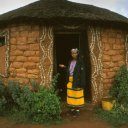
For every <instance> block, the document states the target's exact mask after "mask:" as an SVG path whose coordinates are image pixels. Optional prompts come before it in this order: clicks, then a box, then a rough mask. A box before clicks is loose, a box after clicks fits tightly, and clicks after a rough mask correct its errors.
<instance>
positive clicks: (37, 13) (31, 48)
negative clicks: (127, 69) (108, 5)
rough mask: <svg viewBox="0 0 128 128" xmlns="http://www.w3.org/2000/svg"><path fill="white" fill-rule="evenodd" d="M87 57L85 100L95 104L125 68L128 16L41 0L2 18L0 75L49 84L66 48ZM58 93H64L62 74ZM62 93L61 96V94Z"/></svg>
mask: <svg viewBox="0 0 128 128" xmlns="http://www.w3.org/2000/svg"><path fill="white" fill-rule="evenodd" d="M76 47H77V48H79V50H80V54H82V55H83V56H84V58H85V66H86V77H85V81H86V88H85V98H86V101H90V102H91V103H92V104H96V103H97V102H98V101H100V100H101V98H103V97H105V96H107V95H108V91H109V89H110V87H111V86H112V81H113V77H114V75H115V74H116V72H117V70H118V69H119V68H120V66H121V65H127V66H128V18H126V17H124V16H121V15H119V14H117V13H114V12H112V11H109V10H107V9H103V8H99V7H95V6H92V5H86V4H80V3H74V2H71V1H68V0H40V1H37V2H34V3H32V4H29V5H27V6H24V7H21V8H19V9H16V10H13V11H10V12H8V13H5V14H3V15H0V75H1V76H2V77H3V78H4V79H5V80H18V81H19V82H20V83H21V84H23V83H29V81H30V80H31V79H34V80H36V81H37V82H38V83H41V85H44V86H48V83H49V82H50V81H51V79H52V76H53V75H54V74H56V73H57V72H60V71H59V70H60V69H59V68H58V64H59V63H65V64H66V63H67V62H68V60H69V59H70V49H71V48H76ZM60 77H62V78H61V82H60V83H61V85H59V87H58V88H59V89H60V90H64V89H65V87H66V86H65V74H61V76H60ZM62 94H63V92H62Z"/></svg>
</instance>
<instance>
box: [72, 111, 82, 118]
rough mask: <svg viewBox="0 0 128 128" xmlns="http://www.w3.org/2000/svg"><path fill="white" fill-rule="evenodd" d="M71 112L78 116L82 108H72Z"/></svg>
mask: <svg viewBox="0 0 128 128" xmlns="http://www.w3.org/2000/svg"><path fill="white" fill-rule="evenodd" d="M71 114H72V115H73V117H77V116H79V115H80V110H79V109H71Z"/></svg>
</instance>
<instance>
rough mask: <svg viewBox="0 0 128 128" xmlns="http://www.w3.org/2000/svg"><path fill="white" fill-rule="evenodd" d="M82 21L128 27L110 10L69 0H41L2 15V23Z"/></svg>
mask: <svg viewBox="0 0 128 128" xmlns="http://www.w3.org/2000/svg"><path fill="white" fill-rule="evenodd" d="M32 19H33V20H40V21H44V20H45V21H49V22H50V20H52V19H54V20H55V19H61V20H62V19H68V20H69V19H80V20H85V21H89V22H90V21H91V22H105V23H106V22H108V23H112V24H115V23H119V24H121V25H125V26H126V25H127V26H128V18H126V17H124V16H121V15H119V14H117V13H114V12H112V11H110V10H107V9H103V8H99V7H96V6H92V5H86V4H80V3H74V2H70V1H67V0H40V1H37V2H34V3H32V4H29V5H27V6H24V7H21V8H19V9H16V10H13V11H10V12H8V13H5V14H3V15H0V23H9V21H10V22H12V21H18V20H22V21H24V20H28V21H30V22H31V21H32Z"/></svg>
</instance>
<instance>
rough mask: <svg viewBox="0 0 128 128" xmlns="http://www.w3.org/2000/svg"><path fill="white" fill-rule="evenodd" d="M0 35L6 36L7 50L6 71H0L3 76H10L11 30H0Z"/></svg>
mask: <svg viewBox="0 0 128 128" xmlns="http://www.w3.org/2000/svg"><path fill="white" fill-rule="evenodd" d="M0 37H4V38H5V45H6V51H5V69H4V70H5V72H4V73H2V72H0V76H1V77H8V75H9V51H10V48H9V30H2V31H1V30H0Z"/></svg>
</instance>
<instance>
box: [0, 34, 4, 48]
mask: <svg viewBox="0 0 128 128" xmlns="http://www.w3.org/2000/svg"><path fill="white" fill-rule="evenodd" d="M4 45H5V37H4V36H3V37H0V47H2V46H4Z"/></svg>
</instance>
